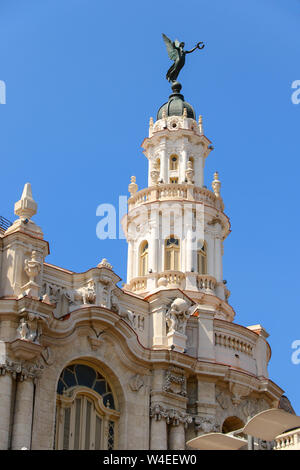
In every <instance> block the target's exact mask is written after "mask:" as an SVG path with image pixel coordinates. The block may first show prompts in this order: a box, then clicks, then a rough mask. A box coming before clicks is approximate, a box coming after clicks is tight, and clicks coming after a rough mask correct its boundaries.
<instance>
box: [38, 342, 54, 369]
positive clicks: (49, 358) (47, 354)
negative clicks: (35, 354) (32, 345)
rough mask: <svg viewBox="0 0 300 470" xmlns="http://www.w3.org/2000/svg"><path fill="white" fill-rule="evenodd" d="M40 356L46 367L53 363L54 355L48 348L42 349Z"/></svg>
mask: <svg viewBox="0 0 300 470" xmlns="http://www.w3.org/2000/svg"><path fill="white" fill-rule="evenodd" d="M41 355H42V358H43V360H44V361H45V363H46V364H47V365H48V366H51V365H52V364H53V363H54V360H55V358H54V354H53V352H52V350H51V349H50V348H49V346H47V347H46V348H44V349H43V351H42V354H41Z"/></svg>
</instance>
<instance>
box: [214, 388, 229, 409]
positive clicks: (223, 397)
mask: <svg viewBox="0 0 300 470" xmlns="http://www.w3.org/2000/svg"><path fill="white" fill-rule="evenodd" d="M216 400H217V402H218V403H219V405H220V406H221V408H222V409H223V410H226V409H227V408H228V407H229V406H230V397H229V395H228V394H226V393H224V392H220V393H219V394H218V395H217V396H216Z"/></svg>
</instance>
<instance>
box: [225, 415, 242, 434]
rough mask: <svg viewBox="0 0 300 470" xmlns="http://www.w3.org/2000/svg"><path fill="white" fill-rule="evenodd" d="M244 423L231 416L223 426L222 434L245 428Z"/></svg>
mask: <svg viewBox="0 0 300 470" xmlns="http://www.w3.org/2000/svg"><path fill="white" fill-rule="evenodd" d="M244 425H245V424H244V422H243V421H242V420H241V419H240V418H238V417H237V416H229V417H228V418H226V419H225V421H224V423H223V426H222V433H223V434H227V433H228V432H233V431H237V430H238V429H242V428H243V427H244Z"/></svg>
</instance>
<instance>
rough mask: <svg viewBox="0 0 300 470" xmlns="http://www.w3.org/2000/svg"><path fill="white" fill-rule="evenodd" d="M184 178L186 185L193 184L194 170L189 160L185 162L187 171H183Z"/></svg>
mask: <svg viewBox="0 0 300 470" xmlns="http://www.w3.org/2000/svg"><path fill="white" fill-rule="evenodd" d="M185 176H186V179H187V183H188V184H193V183H194V181H193V179H194V169H193V163H192V162H191V161H190V160H189V161H188V162H187V169H186V170H185Z"/></svg>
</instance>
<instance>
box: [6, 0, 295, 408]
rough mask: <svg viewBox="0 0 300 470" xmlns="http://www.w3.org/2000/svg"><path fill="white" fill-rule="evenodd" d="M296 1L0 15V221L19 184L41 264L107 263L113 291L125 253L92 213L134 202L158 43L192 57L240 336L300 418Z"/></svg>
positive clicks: (61, 7) (30, 0) (154, 90)
mask: <svg viewBox="0 0 300 470" xmlns="http://www.w3.org/2000/svg"><path fill="white" fill-rule="evenodd" d="M299 7H300V2H299V0H289V1H286V0H251V1H250V0H248V1H243V2H241V1H240V0H227V1H226V2H225V1H224V0H190V1H189V2H185V3H184V2H182V1H178V0H172V1H170V0H165V1H163V2H162V1H157V0H153V1H152V2H141V1H139V2H138V1H136V0H134V1H127V2H123V1H120V0H117V1H115V2H104V1H101V0H43V1H42V2H41V1H40V0H27V1H26V2H24V1H22V0H18V1H17V0H7V1H5V0H1V1H0V44H1V49H0V80H4V81H5V82H6V86H7V104H6V105H0V125H1V127H0V129H1V131H0V132H1V133H0V135H1V138H0V151H1V153H0V155H1V185H0V192H1V206H0V214H1V215H3V216H5V217H7V218H9V219H11V220H14V215H13V205H14V202H15V201H16V200H18V199H19V197H20V195H21V191H22V188H23V185H24V183H25V182H27V181H29V182H31V184H32V189H33V195H34V198H35V199H36V201H37V203H38V214H37V215H36V216H35V220H36V222H37V223H38V224H39V225H40V226H41V227H42V228H43V230H44V234H45V238H46V239H47V240H48V241H49V242H50V249H51V254H50V256H49V257H48V258H47V261H48V262H50V263H54V264H58V265H60V266H63V267H66V268H69V269H72V270H75V271H84V270H86V269H88V268H89V267H91V266H96V265H97V263H98V262H99V261H100V260H101V259H102V258H103V257H106V258H107V259H108V260H109V261H110V262H111V263H112V264H113V266H114V269H115V271H116V272H117V273H118V274H119V275H120V276H121V277H122V278H123V280H124V281H125V280H126V279H125V274H126V257H127V251H126V248H127V247H126V242H125V241H124V240H117V241H116V240H106V241H100V240H99V239H97V237H96V224H97V221H98V220H99V218H97V217H96V207H97V206H98V205H99V204H101V203H103V202H105V203H112V204H117V201H118V196H119V195H125V194H127V186H128V183H129V179H130V176H131V175H132V174H135V175H136V176H137V182H138V184H139V186H140V187H145V186H146V180H147V161H146V158H145V157H144V156H143V154H142V151H141V148H140V144H141V142H142V140H143V139H144V137H145V136H146V135H147V132H148V122H149V117H150V116H153V117H155V114H156V111H157V109H158V108H159V106H160V105H161V104H162V103H163V102H165V101H166V99H167V97H168V95H169V91H170V89H169V84H168V82H167V81H166V80H165V73H166V71H167V69H168V67H169V66H170V62H169V59H168V57H167V54H166V51H165V46H164V44H163V42H162V39H161V33H162V32H164V33H165V34H167V35H168V36H169V37H171V38H175V37H178V39H180V40H184V41H185V42H186V45H187V47H188V48H190V47H192V46H193V45H194V44H195V43H196V42H198V41H205V43H206V47H205V49H204V50H203V51H201V52H199V51H198V52H195V53H194V54H192V55H190V56H188V58H187V59H188V63H187V66H186V67H185V69H184V70H183V71H182V73H181V75H180V81H181V82H182V83H183V93H184V95H185V98H186V99H187V100H188V101H189V102H191V103H192V104H193V106H194V107H195V109H196V112H197V115H198V114H202V115H203V121H204V130H205V133H206V135H207V137H208V138H209V139H211V140H212V142H213V144H214V146H215V150H214V151H213V152H212V153H211V154H210V156H209V158H208V160H207V164H206V184H207V186H210V183H211V180H212V175H213V172H214V171H215V170H218V171H219V173H220V178H221V181H222V196H223V198H224V202H225V206H226V213H227V214H228V215H229V216H230V218H231V223H232V233H231V234H230V236H229V237H228V239H227V240H226V242H225V254H224V278H225V279H227V281H228V287H229V289H230V290H231V292H232V295H231V298H230V301H231V303H232V305H233V307H234V308H235V310H236V321H237V322H238V323H241V324H243V325H246V326H247V325H253V324H256V323H261V324H262V325H263V326H264V327H265V328H266V329H267V331H268V332H269V333H270V335H271V336H270V338H269V339H270V344H271V347H272V351H273V355H272V359H271V362H270V368H269V370H270V376H271V378H272V379H273V380H274V381H275V382H277V383H278V384H279V385H280V386H281V387H282V388H283V389H284V390H285V391H286V394H287V395H288V396H289V398H290V399H291V401H292V403H293V405H294V407H295V409H296V411H297V412H298V414H300V396H299V387H298V385H299V375H300V365H298V366H296V365H293V364H292V362H291V354H292V349H291V343H292V342H293V341H294V340H296V339H300V328H299V323H300V321H299V315H300V308H299V307H300V299H299V292H300V288H299V281H300V279H299V265H300V254H299V247H298V244H299V227H300V218H299V181H298V180H299V178H300V164H299V147H300V141H299V117H300V104H299V105H294V104H292V102H291V94H292V89H291V84H292V82H293V81H294V80H297V79H300V69H299V63H300V62H299V50H300V35H299V16H300V15H299V13H300V8H299Z"/></svg>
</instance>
